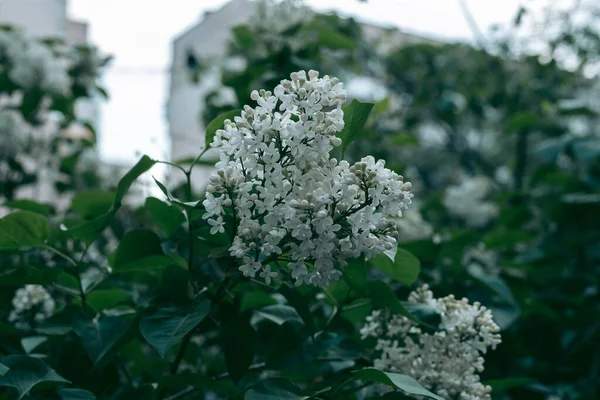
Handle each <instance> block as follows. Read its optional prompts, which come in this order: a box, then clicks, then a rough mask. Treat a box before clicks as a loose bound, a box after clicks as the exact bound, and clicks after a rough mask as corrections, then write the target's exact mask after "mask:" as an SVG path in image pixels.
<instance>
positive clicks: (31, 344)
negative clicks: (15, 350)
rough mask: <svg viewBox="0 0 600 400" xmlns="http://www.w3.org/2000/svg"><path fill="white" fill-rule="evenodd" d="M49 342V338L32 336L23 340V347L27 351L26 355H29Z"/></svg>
mask: <svg viewBox="0 0 600 400" xmlns="http://www.w3.org/2000/svg"><path fill="white" fill-rule="evenodd" d="M46 340H48V337H47V336H30V337H26V338H23V339H21V347H23V350H25V353H27V354H29V353H31V352H32V351H33V350H35V349H36V348H37V347H38V346H40V345H41V344H42V343H44V342H45V341H46Z"/></svg>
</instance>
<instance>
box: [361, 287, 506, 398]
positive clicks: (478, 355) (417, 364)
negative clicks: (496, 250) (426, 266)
mask: <svg viewBox="0 0 600 400" xmlns="http://www.w3.org/2000/svg"><path fill="white" fill-rule="evenodd" d="M408 301H409V302H410V303H413V304H424V305H427V306H430V307H432V308H433V309H434V310H435V311H436V312H437V313H438V314H440V317H441V322H440V324H439V327H438V328H439V330H438V331H436V332H434V333H428V332H424V331H423V330H422V329H421V328H420V327H419V326H418V325H416V324H415V323H414V322H412V321H410V320H409V319H407V318H405V317H403V316H400V315H397V314H394V315H391V314H390V313H389V312H388V311H387V310H376V311H373V313H372V314H371V315H370V316H368V317H367V318H366V321H365V324H364V326H363V328H362V329H361V331H360V333H361V335H362V337H363V339H366V338H368V337H375V338H377V346H376V351H377V352H379V354H380V356H379V358H378V359H376V360H375V368H377V369H380V370H383V371H388V372H398V373H401V374H405V375H409V376H411V377H413V378H414V379H416V380H417V381H418V382H419V383H420V384H421V385H422V386H423V387H424V388H426V389H428V390H430V391H432V392H433V393H436V394H437V395H439V396H441V397H443V398H445V399H448V400H490V399H491V397H490V392H491V388H490V387H489V386H485V385H483V384H482V383H481V380H480V378H479V374H480V373H481V372H483V370H484V359H483V355H484V354H485V353H486V352H487V350H488V349H490V348H491V349H495V348H496V346H497V345H498V344H499V343H500V342H501V340H500V334H499V332H500V328H499V327H498V325H497V324H496V323H495V322H494V320H493V319H492V313H491V312H490V310H488V309H487V308H485V307H483V306H482V305H481V304H479V303H477V302H476V303H473V304H469V301H468V300H467V299H461V300H458V299H456V298H455V297H454V296H453V295H450V296H446V297H443V298H439V299H436V298H434V297H433V293H432V292H431V291H430V290H429V288H428V286H427V285H424V286H422V287H421V288H419V289H417V290H415V291H414V292H412V293H411V294H410V296H409V298H408Z"/></svg>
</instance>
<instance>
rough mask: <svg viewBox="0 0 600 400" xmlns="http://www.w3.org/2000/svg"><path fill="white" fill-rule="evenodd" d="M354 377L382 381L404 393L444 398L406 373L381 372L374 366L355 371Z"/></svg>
mask: <svg viewBox="0 0 600 400" xmlns="http://www.w3.org/2000/svg"><path fill="white" fill-rule="evenodd" d="M354 377H355V378H356V379H361V380H364V381H369V382H378V383H383V384H384V385H388V386H392V387H395V388H398V389H401V390H403V391H405V392H406V393H408V394H412V395H415V396H425V397H429V398H430V399H436V400H444V398H443V397H440V396H438V395H436V394H433V393H431V392H430V391H428V390H426V389H425V388H423V386H421V385H420V384H419V382H417V381H415V380H414V379H413V378H411V377H410V376H407V375H401V374H396V373H393V372H383V371H380V370H378V369H375V368H365V369H361V370H359V371H355V372H354Z"/></svg>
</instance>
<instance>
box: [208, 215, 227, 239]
mask: <svg viewBox="0 0 600 400" xmlns="http://www.w3.org/2000/svg"><path fill="white" fill-rule="evenodd" d="M208 224H209V225H210V226H212V228H210V234H211V235H214V234H216V233H225V223H224V222H223V218H222V217H218V218H217V219H216V220H215V219H212V218H210V219H208Z"/></svg>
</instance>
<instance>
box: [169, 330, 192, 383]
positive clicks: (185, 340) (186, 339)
mask: <svg viewBox="0 0 600 400" xmlns="http://www.w3.org/2000/svg"><path fill="white" fill-rule="evenodd" d="M193 332H194V330H193V329H192V330H191V331H189V332H188V333H187V334H186V335H185V337H184V338H183V341H182V342H181V346H180V347H179V351H177V356H176V357H175V361H173V364H172V365H171V375H175V374H176V373H177V370H178V369H179V364H181V360H183V356H184V354H185V350H186V349H187V347H188V345H189V344H190V341H191V340H192V334H193Z"/></svg>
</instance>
